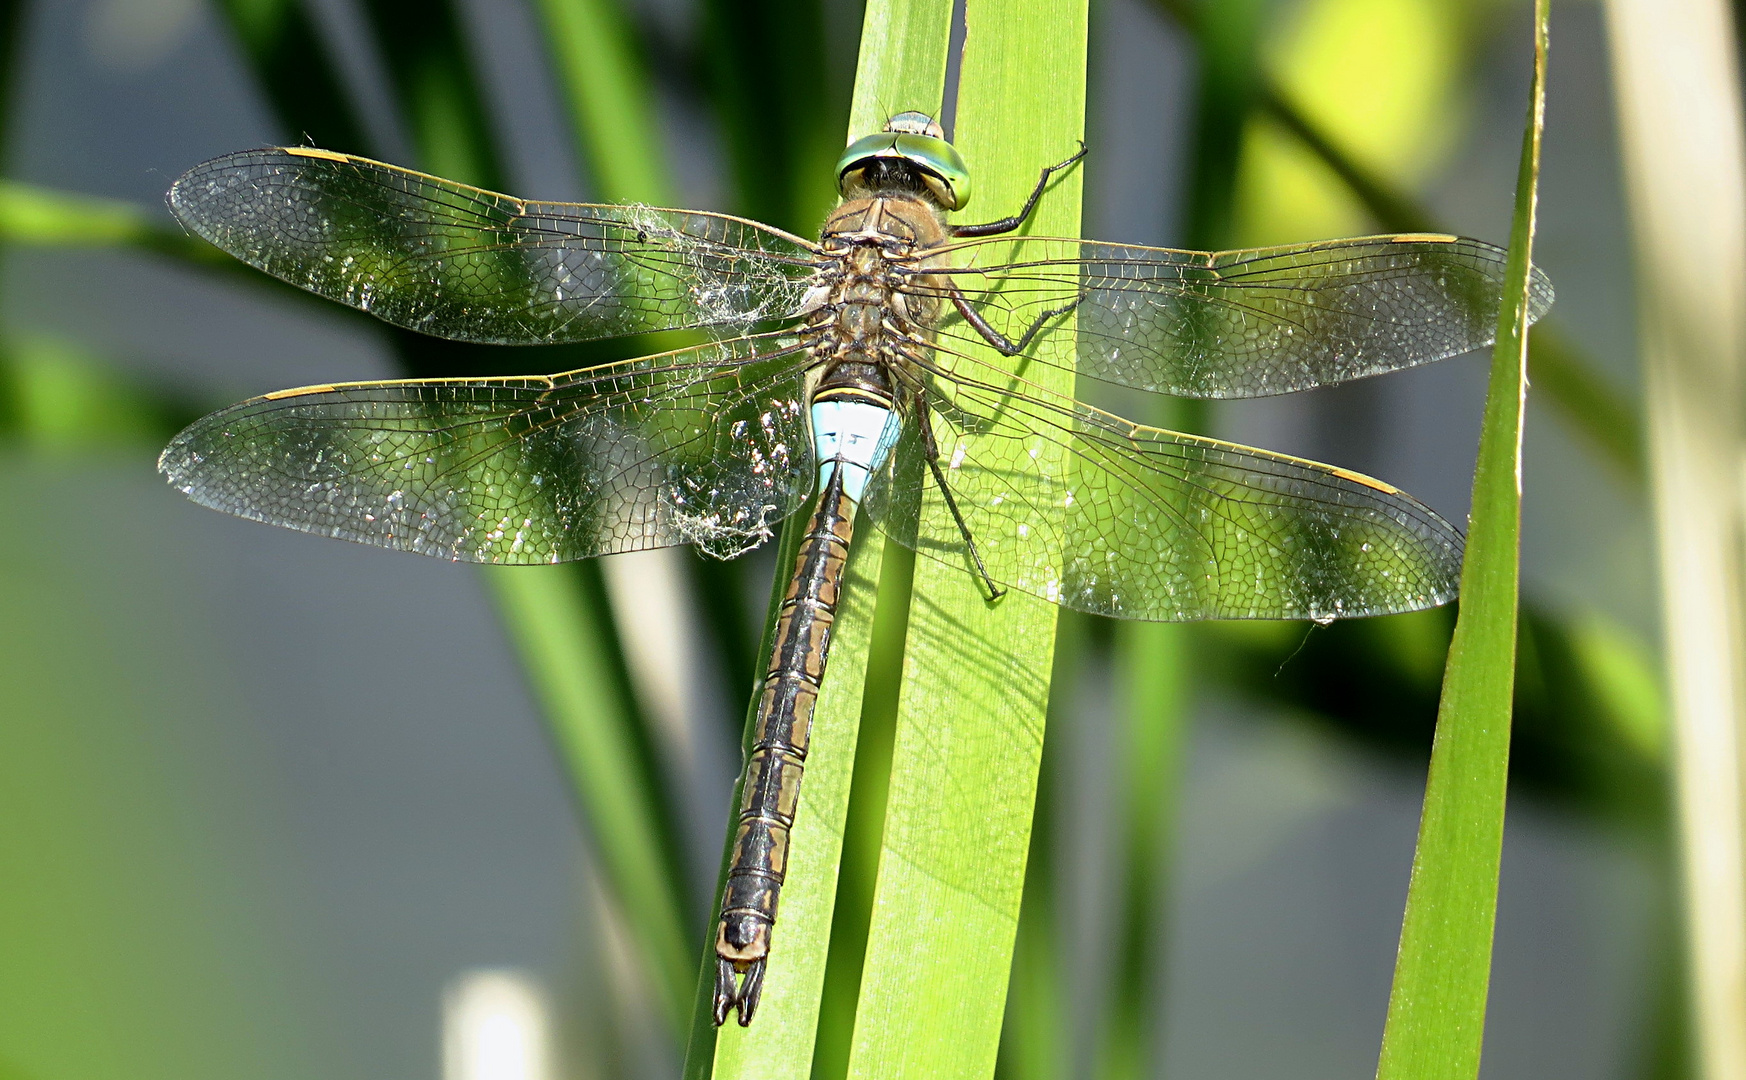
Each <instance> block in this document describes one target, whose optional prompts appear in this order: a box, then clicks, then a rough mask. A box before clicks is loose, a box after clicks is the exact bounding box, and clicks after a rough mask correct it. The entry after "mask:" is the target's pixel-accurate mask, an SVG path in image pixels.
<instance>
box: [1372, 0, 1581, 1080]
mask: <svg viewBox="0 0 1746 1080" xmlns="http://www.w3.org/2000/svg"><path fill="white" fill-rule="evenodd" d="M1548 14H1549V0H1535V5H1534V15H1535V18H1534V78H1533V87H1532V90H1531V91H1530V98H1529V105H1528V120H1527V124H1526V129H1525V130H1524V132H1523V134H1522V156H1521V166H1520V169H1519V170H1518V172H1517V175H1516V205H1515V216H1514V219H1513V221H1512V223H1511V226H1510V255H1509V268H1508V271H1507V276H1506V278H1505V282H1506V283H1505V286H1504V296H1505V298H1506V303H1505V304H1503V305H1502V306H1501V309H1500V312H1499V316H1498V328H1497V345H1496V347H1495V348H1494V349H1493V351H1492V363H1491V382H1490V387H1489V389H1488V392H1487V395H1486V404H1485V420H1484V428H1483V430H1482V431H1481V433H1480V443H1479V463H1478V467H1477V469H1476V471H1475V474H1474V478H1473V513H1472V517H1471V521H1470V525H1469V529H1468V537H1467V557H1466V560H1465V562H1464V563H1463V564H1462V573H1461V613H1460V616H1459V618H1458V620H1457V621H1456V624H1455V637H1454V640H1453V641H1452V642H1451V643H1450V646H1449V662H1448V668H1447V670H1446V672H1445V674H1444V677H1443V697H1442V704H1441V706H1440V708H1439V710H1438V715H1437V735H1436V740H1435V742H1434V744H1433V747H1432V750H1431V769H1430V777H1429V779H1428V781H1427V783H1426V787H1425V807H1424V816H1423V818H1422V819H1421V821H1420V824H1419V842H1418V849H1417V850H1416V851H1415V853H1414V855H1413V875H1412V884H1411V886H1410V887H1409V889H1408V892H1407V906H1406V917H1405V920H1404V923H1403V925H1402V927H1401V939H1400V955H1399V957H1398V959H1397V960H1396V962H1395V972H1394V989H1393V992H1392V993H1391V995H1390V997H1389V1005H1388V1024H1387V1027H1386V1029H1385V1030H1384V1032H1383V1036H1382V1053H1381V1059H1380V1061H1379V1063H1378V1065H1377V1070H1376V1075H1377V1077H1378V1080H1433V1078H1435V1080H1473V1078H1474V1077H1476V1076H1477V1075H1478V1074H1479V1057H1480V1050H1481V1048H1482V1045H1483V1043H1484V1035H1485V1003H1486V991H1487V987H1488V985H1489V982H1490V972H1491V941H1492V927H1493V923H1494V921H1495V918H1496V913H1497V880H1498V863H1499V860H1500V858H1501V855H1502V851H1503V824H1504V793H1505V781H1506V779H1507V776H1508V772H1509V748H1510V742H1509V740H1510V711H1511V698H1512V694H1513V691H1514V686H1515V661H1516V612H1517V599H1518V591H1519V572H1520V567H1519V555H1520V533H1521V498H1522V494H1521V452H1522V438H1521V436H1522V413H1523V409H1524V405H1525V402H1526V393H1527V361H1528V343H1527V329H1526V325H1525V323H1526V319H1525V317H1524V312H1525V311H1526V307H1527V294H1528V260H1529V256H1530V254H1531V252H1532V249H1533V240H1534V208H1535V193H1536V188H1537V185H1538V181H1539V175H1540V135H1541V130H1542V127H1543V124H1544V119H1545V102H1546V24H1547V19H1548Z"/></svg>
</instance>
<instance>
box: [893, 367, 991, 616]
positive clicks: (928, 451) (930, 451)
mask: <svg viewBox="0 0 1746 1080" xmlns="http://www.w3.org/2000/svg"><path fill="white" fill-rule="evenodd" d="M915 414H916V415H917V416H918V417H920V420H919V421H918V423H919V424H920V425H921V437H922V457H924V458H926V459H927V462H928V469H929V470H930V471H931V472H933V474H934V483H936V484H938V485H939V486H940V495H941V496H942V497H944V498H945V500H946V509H948V510H950V511H951V512H952V520H953V521H954V522H956V523H957V525H958V534H959V535H960V536H962V537H963V538H964V546H965V548H967V549H968V550H969V552H970V561H971V562H972V563H974V564H975V565H976V574H977V576H979V577H980V578H982V584H983V585H984V586H985V587H986V588H987V589H988V601H989V603H993V602H994V601H996V600H999V599H1000V598H1001V597H1003V596H1005V595H1006V590H1005V589H1003V588H1001V587H1000V586H998V585H996V584H995V583H994V579H993V578H992V577H990V576H989V575H988V567H987V566H985V565H983V562H982V553H981V552H980V551H977V550H976V538H975V537H974V536H972V535H970V524H969V523H968V522H966V521H965V520H964V515H963V513H962V512H961V511H960V510H959V509H958V500H957V499H956V498H954V497H953V496H952V489H951V487H950V485H948V484H947V483H946V474H945V472H944V471H942V470H941V468H940V445H939V444H938V443H936V442H935V441H934V425H933V422H932V421H931V420H929V419H928V403H927V400H926V399H925V398H923V397H922V396H921V395H920V394H919V393H918V394H917V395H916V401H915Z"/></svg>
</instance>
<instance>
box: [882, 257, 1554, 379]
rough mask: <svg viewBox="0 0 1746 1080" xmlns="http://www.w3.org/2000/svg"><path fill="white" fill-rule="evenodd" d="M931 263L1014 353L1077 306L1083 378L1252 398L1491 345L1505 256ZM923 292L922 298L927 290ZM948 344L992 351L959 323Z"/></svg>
mask: <svg viewBox="0 0 1746 1080" xmlns="http://www.w3.org/2000/svg"><path fill="white" fill-rule="evenodd" d="M935 258H936V259H938V260H939V262H941V263H944V264H947V265H949V266H950V267H951V269H949V270H947V271H946V273H945V274H944V277H945V278H946V280H949V281H951V282H953V283H955V284H956V285H957V286H958V288H959V289H961V290H962V291H963V292H964V293H965V294H966V297H967V298H968V299H969V301H970V303H971V304H972V305H973V306H974V307H975V308H976V309H977V311H978V312H979V313H980V314H981V315H982V316H983V318H985V319H986V320H987V321H988V322H989V323H990V324H991V325H992V326H993V327H994V328H995V329H997V330H999V331H1000V332H1002V333H1004V334H1005V335H1007V337H1008V338H1010V339H1013V340H1017V339H1018V337H1019V336H1020V335H1021V334H1023V333H1024V331H1025V329H1026V328H1027V327H1029V326H1030V325H1031V324H1032V323H1033V322H1035V321H1036V320H1037V318H1038V316H1039V315H1040V314H1042V313H1043V312H1045V311H1048V310H1050V309H1053V308H1057V307H1059V306H1060V305H1061V304H1062V303H1063V298H1066V299H1067V300H1071V299H1072V298H1073V297H1074V296H1082V297H1083V299H1082V300H1081V301H1080V302H1079V304H1078V306H1077V307H1076V308H1075V309H1074V310H1073V317H1072V318H1073V322H1074V324H1075V325H1076V338H1077V340H1076V347H1077V361H1076V363H1077V371H1078V373H1079V374H1081V375H1086V376H1090V377H1091V378H1095V379H1100V380H1103V381H1105V382H1111V383H1116V384H1119V385H1121V386H1131V387H1135V388H1136V389H1140V390H1151V391H1157V392H1161V393H1166V394H1175V395H1178V396H1181V397H1197V398H1243V397H1261V396H1265V395H1269V394H1284V393H1290V392H1291V391H1294V390H1304V389H1308V388H1309V387H1312V386H1326V385H1329V384H1332V383H1339V382H1344V381H1346V380H1348V379H1356V378H1361V377H1363V376H1366V375H1376V374H1380V373H1382V372H1385V371H1394V370H1397V369H1399V368H1406V367H1413V366H1415V365H1417V364H1424V363H1429V362H1431V361H1433V360H1441V359H1444V358H1446V357H1450V356H1455V355H1458V354H1460V353H1463V352H1467V351H1468V350H1470V349H1476V348H1479V347H1481V346H1484V345H1488V344H1490V343H1491V341H1492V336H1493V331H1494V329H1495V326H1496V321H1497V305H1498V297H1499V296H1500V295H1501V294H1502V291H1503V273H1504V258H1505V252H1504V249H1502V248H1499V247H1494V246H1492V245H1491V244H1486V243H1482V242H1480V241H1478V240H1468V239H1465V238H1463V237H1458V236H1440V235H1414V236H1371V237H1362V238H1358V239H1351V240H1329V241H1324V242H1321V243H1315V244H1305V245H1300V246H1295V247H1278V248H1259V249H1255V250H1251V251H1222V252H1216V253H1209V252H1204V251H1173V250H1170V249H1166V248H1146V247H1133V246H1129V245H1126V244H1105V243H1097V242H1092V241H1082V240H1066V239H1054V238H1048V237H1021V238H1018V239H1002V238H990V239H986V240H975V241H968V242H964V243H962V244H954V245H953V246H952V247H951V248H950V249H949V250H948V251H943V252H941V253H939V255H937V256H935ZM934 272H938V271H937V270H936V271H934ZM922 280H924V279H918V287H917V288H916V289H915V291H925V290H924V289H923V288H922V287H920V282H921V281H922ZM1551 305H1552V285H1551V282H1549V281H1548V280H1547V279H1546V276H1545V275H1544V274H1542V273H1540V272H1539V271H1538V270H1535V271H1534V273H1533V283H1532V287H1531V300H1530V304H1529V317H1530V321H1531V320H1534V319H1538V318H1539V317H1540V316H1541V315H1542V314H1544V313H1545V311H1546V309H1547V308H1549V307H1550V306H1551ZM946 310H947V311H948V312H952V309H951V307H950V306H949V305H948V306H947V307H946ZM940 332H941V334H942V335H943V337H944V338H946V339H948V340H950V339H954V338H955V339H958V340H961V341H974V342H980V341H982V340H983V339H982V338H981V337H980V336H979V335H978V334H977V333H976V331H975V330H974V329H973V328H971V327H970V326H969V325H967V324H966V323H965V322H964V320H963V319H962V317H961V316H959V315H957V314H956V312H952V313H951V314H950V315H949V316H948V318H947V319H946V321H945V322H944V324H943V326H942V328H941V331H940Z"/></svg>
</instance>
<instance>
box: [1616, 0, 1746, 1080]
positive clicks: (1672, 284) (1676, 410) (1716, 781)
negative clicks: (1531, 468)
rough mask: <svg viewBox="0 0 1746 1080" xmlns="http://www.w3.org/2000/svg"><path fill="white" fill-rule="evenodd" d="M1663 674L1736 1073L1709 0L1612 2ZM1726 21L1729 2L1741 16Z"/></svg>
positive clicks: (1744, 1004)
mask: <svg viewBox="0 0 1746 1080" xmlns="http://www.w3.org/2000/svg"><path fill="white" fill-rule="evenodd" d="M1607 17H1608V24H1609V25H1608V31H1609V33H1608V39H1609V41H1610V42H1611V47H1612V54H1613V71H1614V79H1613V84H1614V86H1615V88H1616V100H1617V103H1618V113H1619V125H1620V147H1621V150H1622V153H1623V158H1624V166H1625V169H1624V172H1625V181H1626V184H1625V190H1626V197H1627V199H1628V204H1629V207H1630V213H1631V226H1632V241H1633V248H1634V251H1635V255H1636V260H1635V263H1636V265H1635V275H1634V276H1635V278H1636V281H1637V288H1638V334H1639V341H1640V348H1641V350H1642V356H1643V386H1644V393H1645V396H1646V398H1647V400H1648V418H1649V423H1648V427H1649V438H1648V445H1649V459H1650V472H1651V476H1652V479H1653V486H1654V505H1655V523H1656V532H1657V543H1658V546H1659V548H1660V577H1661V595H1662V625H1663V626H1665V627H1666V631H1665V634H1666V637H1665V641H1664V643H1663V647H1664V648H1665V649H1666V657H1667V673H1668V677H1669V682H1670V684H1671V686H1672V690H1673V692H1672V695H1671V704H1672V710H1671V715H1672V721H1673V722H1672V732H1673V739H1672V747H1673V772H1674V778H1675V783H1676V788H1677V797H1676V800H1675V804H1676V807H1677V812H1678V818H1679V830H1680V835H1679V845H1680V848H1681V852H1680V860H1681V862H1682V863H1683V876H1684V894H1685V895H1684V902H1685V912H1684V914H1685V919H1686V923H1687V926H1686V935H1685V937H1686V942H1687V949H1688V950H1689V952H1688V956H1687V968H1688V974H1687V979H1688V981H1689V986H1690V990H1691V1005H1692V1015H1693V1018H1694V1020H1695V1029H1696V1036H1697V1037H1696V1040H1695V1042H1694V1048H1695V1051H1696V1061H1695V1065H1696V1068H1695V1070H1694V1071H1695V1072H1696V1074H1697V1075H1700V1076H1704V1077H1707V1078H1709V1080H1741V1078H1742V1077H1746V835H1743V834H1742V830H1743V824H1746V817H1743V815H1746V792H1743V791H1742V778H1741V767H1742V756H1741V754H1742V749H1743V741H1746V731H1743V730H1742V718H1743V717H1746V684H1743V682H1742V656H1743V655H1746V642H1743V641H1742V636H1741V635H1742V632H1743V630H1746V612H1743V611H1742V609H1741V601H1742V588H1743V587H1746V572H1743V569H1742V566H1741V556H1742V552H1741V549H1740V542H1741V522H1742V515H1743V513H1746V507H1743V506H1742V489H1741V485H1742V479H1743V477H1742V472H1741V460H1742V459H1741V451H1742V448H1743V447H1746V423H1743V420H1742V416H1741V402H1742V397H1741V394H1742V389H1743V387H1746V379H1743V375H1742V363H1743V361H1746V163H1743V162H1742V157H1743V149H1742V145H1741V131H1740V126H1741V106H1740V84H1739V69H1738V66H1737V64H1738V59H1737V56H1736V54H1735V52H1734V49H1735V43H1736V42H1735V37H1734V32H1733V31H1734V28H1733V27H1732V26H1731V25H1730V24H1731V22H1732V21H1733V19H1732V18H1731V16H1730V12H1729V10H1728V5H1726V4H1725V3H1722V2H1720V0H1687V2H1683V3H1674V4H1666V3H1652V2H1638V0H1611V2H1609V3H1608V4H1607ZM1736 17H1737V15H1736Z"/></svg>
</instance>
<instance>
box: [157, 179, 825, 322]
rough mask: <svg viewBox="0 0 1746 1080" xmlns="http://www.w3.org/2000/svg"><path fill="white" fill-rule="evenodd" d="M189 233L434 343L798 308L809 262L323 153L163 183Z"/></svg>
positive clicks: (740, 224)
mask: <svg viewBox="0 0 1746 1080" xmlns="http://www.w3.org/2000/svg"><path fill="white" fill-rule="evenodd" d="M169 203H170V209H171V210H172V211H174V212H175V215H176V217H177V218H178V219H180V220H181V222H182V224H183V225H184V226H186V227H187V228H188V229H189V230H190V231H192V232H194V233H196V234H198V235H200V236H201V237H203V238H205V239H206V240H208V241H210V242H211V243H213V244H215V245H216V246H218V247H220V248H223V249H224V250H225V251H227V252H229V253H230V254H232V255H235V256H236V257H237V258H239V259H241V260H242V261H243V262H246V263H248V264H249V265H250V266H254V267H257V268H259V269H261V270H265V271H266V272H267V273H269V274H272V275H273V276H274V277H277V278H280V279H282V280H284V281H288V282H290V283H291V284H293V285H296V286H298V287H300V288H304V289H308V290H309V291H310V292H313V293H316V294H318V295H320V296H325V297H327V298H328V299H330V300H337V301H339V302H340V303H342V304H348V305H350V306H352V307H355V308H359V309H361V310H364V311H368V312H370V313H371V314H373V315H375V316H377V317H378V318H381V319H383V320H385V321H387V322H390V323H393V324H394V325H396V326H404V327H407V328H409V329H412V330H418V331H421V332H423V333H426V334H434V335H436V336H438V337H446V338H454V339H457V340H460V341H476V342H484V343H488V344H498V345H531V344H549V343H554V342H567V341H583V340H589V339H593V338H603V337H616V336H619V335H623V334H635V333H641V332H645V331H651V330H663V329H670V328H679V327H701V326H719V325H728V326H736V327H744V326H748V325H750V324H752V323H755V322H759V321H761V320H764V319H771V318H781V317H784V316H788V315H791V314H793V313H794V311H795V309H796V308H797V307H798V306H799V304H800V298H801V295H802V294H803V293H804V292H805V283H806V281H807V279H808V278H809V277H810V276H811V275H812V273H813V267H814V264H815V261H816V255H815V254H814V250H813V248H812V246H811V245H810V244H808V243H807V242H806V241H804V240H801V239H800V238H798V237H795V236H790V235H789V234H787V233H784V232H781V231H779V230H776V229H771V228H768V227H766V226H763V225H759V224H757V223H755V222H751V221H746V220H743V219H741V218H735V217H727V216H725V215H721V214H705V213H698V212H694V211H686V210H656V209H651V208H649V207H645V206H608V205H588V204H582V203H538V202H526V201H523V200H521V199H516V198H512V197H510V196H508V195H498V194H494V193H492V192H489V191H481V190H479V189H478V188H473V187H468V186H467V185H465V184H457V183H453V182H452V181H448V180H441V179H438V178H437V177H434V176H426V175H425V174H423V173H416V172H412V171H410V170H407V169H400V168H396V167H394V166H392V165H384V164H381V163H380V162H375V161H371V160H369V159H368V158H360V157H351V156H348V155H345V154H335V153H332V152H330V151H326V150H314V149H310V148H306V147H304V148H299V147H291V148H286V149H268V150H251V151H246V152H243V153H239V154H230V155H228V156H225V157H221V158H218V159H216V160H213V161H209V162H207V163H206V164H204V165H201V166H199V167H197V168H195V169H192V170H190V171H189V172H188V173H187V174H185V175H184V176H182V177H181V179H179V180H177V181H176V182H175V184H174V185H172V186H171V188H170V193H169Z"/></svg>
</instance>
